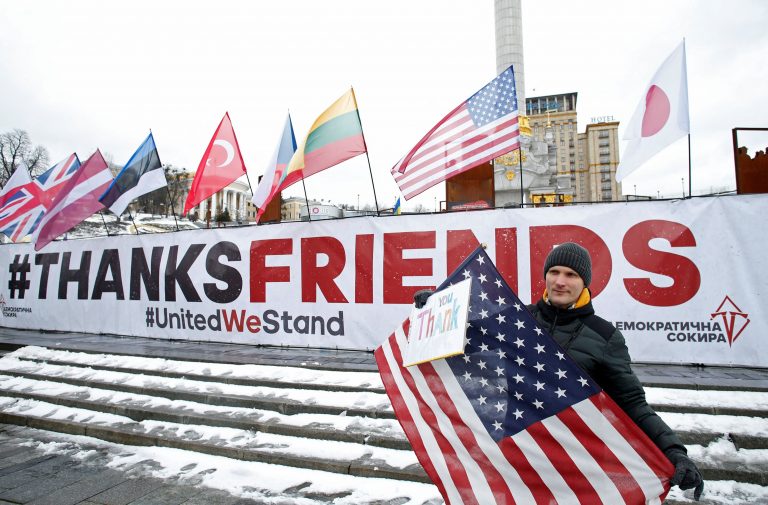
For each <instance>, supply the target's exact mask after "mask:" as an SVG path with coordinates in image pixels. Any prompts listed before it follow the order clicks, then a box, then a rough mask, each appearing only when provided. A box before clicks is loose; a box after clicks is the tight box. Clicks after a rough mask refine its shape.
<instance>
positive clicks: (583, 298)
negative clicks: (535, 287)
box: [541, 288, 592, 309]
mask: <svg viewBox="0 0 768 505" xmlns="http://www.w3.org/2000/svg"><path fill="white" fill-rule="evenodd" d="M541 298H542V299H543V300H544V301H545V302H546V303H549V293H547V288H544V294H543V295H541ZM590 300H592V297H591V296H590V294H589V289H587V288H584V289H582V290H581V294H580V295H579V298H578V299H577V300H576V303H574V304H573V305H571V306H570V307H568V308H569V309H578V308H579V307H583V306H585V305H586V304H588V303H589V302H590Z"/></svg>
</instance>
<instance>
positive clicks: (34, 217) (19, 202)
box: [0, 153, 80, 242]
mask: <svg viewBox="0 0 768 505" xmlns="http://www.w3.org/2000/svg"><path fill="white" fill-rule="evenodd" d="M78 168H80V160H79V159H78V158H77V155H76V154H75V153H72V154H70V155H69V156H68V157H66V158H65V159H63V160H61V161H60V162H58V163H56V164H55V165H54V166H52V167H51V168H49V169H48V170H46V171H45V172H43V173H42V174H40V175H39V176H38V177H37V178H36V179H35V180H33V181H31V182H30V183H27V184H26V185H24V188H23V189H20V192H19V193H18V194H17V195H16V197H15V198H14V200H13V204H12V205H10V204H9V206H8V207H7V208H4V209H1V210H0V231H2V233H4V234H5V235H7V236H8V238H10V239H11V240H12V241H14V242H18V241H20V240H21V239H22V238H24V237H25V236H27V235H31V234H33V233H34V231H35V230H36V229H37V226H38V224H40V220H41V219H42V217H43V215H44V214H45V212H46V211H47V210H48V209H49V208H50V206H51V202H53V199H54V198H55V197H56V195H57V194H58V193H59V191H60V190H61V188H63V187H64V185H65V184H66V182H67V181H68V180H69V179H70V177H72V174H74V173H75V172H76V171H77V169H78ZM17 172H19V173H21V171H19V170H17ZM23 172H25V173H26V172H27V171H26V168H25V169H24V171H23ZM14 176H15V173H14ZM26 178H27V179H28V178H29V174H28V173H27V175H26ZM9 182H10V181H9ZM8 187H10V185H9V184H6V188H8ZM22 195H23V196H22ZM0 201H2V197H0Z"/></svg>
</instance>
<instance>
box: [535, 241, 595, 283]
mask: <svg viewBox="0 0 768 505" xmlns="http://www.w3.org/2000/svg"><path fill="white" fill-rule="evenodd" d="M558 265H559V266H563V267H568V268H571V269H573V270H575V271H576V273H577V274H579V277H581V279H582V280H583V281H584V287H589V283H590V282H592V258H590V257H589V251H587V250H586V249H584V248H583V247H581V246H580V245H579V244H575V243H573V242H566V243H564V244H560V245H559V246H557V247H555V248H554V249H552V251H551V252H550V253H549V255H548V256H547V261H545V262H544V277H546V276H547V272H549V269H550V268H552V267H554V266H558Z"/></svg>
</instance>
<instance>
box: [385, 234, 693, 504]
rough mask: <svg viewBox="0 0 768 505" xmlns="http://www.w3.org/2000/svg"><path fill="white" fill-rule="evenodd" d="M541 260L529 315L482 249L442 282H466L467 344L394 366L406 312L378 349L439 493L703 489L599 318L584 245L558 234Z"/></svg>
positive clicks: (656, 493)
mask: <svg viewBox="0 0 768 505" xmlns="http://www.w3.org/2000/svg"><path fill="white" fill-rule="evenodd" d="M544 271H545V277H546V281H547V282H546V286H547V291H545V294H544V297H543V299H542V301H540V302H539V303H538V304H537V305H536V306H529V310H533V314H531V313H530V312H529V311H527V310H525V308H524V306H523V304H522V302H520V300H519V299H518V298H517V296H516V295H515V294H514V292H512V290H511V289H510V288H509V286H508V285H507V284H506V282H504V280H503V278H502V276H501V275H500V274H499V273H498V271H497V270H496V269H495V267H494V265H493V264H492V263H491V260H490V258H489V257H488V256H487V254H486V253H485V251H484V250H482V249H481V248H478V249H477V250H476V251H475V252H473V253H472V254H470V255H469V257H468V258H467V259H466V260H465V261H464V262H463V263H462V264H461V265H460V266H459V268H457V270H456V272H455V273H454V274H452V275H451V276H450V277H449V278H448V279H446V281H445V282H444V283H443V284H442V285H441V286H440V288H439V289H444V288H445V287H447V286H449V285H453V284H456V283H458V282H460V281H461V280H464V279H470V280H471V282H472V287H471V294H470V302H469V303H470V308H469V317H468V321H469V324H468V328H467V331H466V340H465V342H466V346H465V348H464V354H463V355H459V356H453V357H450V358H445V359H438V360H435V361H432V362H428V363H421V364H418V365H415V366H409V367H404V366H402V363H403V361H402V359H401V356H402V352H403V348H404V347H406V346H407V345H408V342H407V341H406V340H405V334H406V333H407V332H408V327H409V324H408V320H406V322H405V323H404V324H403V328H402V329H398V330H397V331H396V332H395V333H393V334H392V335H391V336H390V337H389V339H388V340H387V341H385V343H384V344H382V346H381V347H380V348H379V349H377V351H376V360H377V364H378V365H379V372H380V373H381V375H382V380H383V382H384V385H385V387H386V390H387V394H388V395H389V397H390V399H391V400H392V404H393V407H394V410H395V414H396V415H397V418H398V420H399V421H400V423H401V425H402V426H403V429H404V431H405V432H406V435H407V436H408V440H409V441H410V442H411V445H412V446H413V448H414V451H415V452H416V454H417V456H418V457H419V461H420V462H421V464H422V466H423V467H424V469H425V470H426V472H427V474H429V476H430V478H431V479H432V480H433V482H434V483H435V484H436V485H437V486H438V488H439V489H440V491H441V494H442V495H443V497H444V498H445V500H446V503H450V504H455V503H483V504H485V503H497V504H501V503H535V504H539V503H547V504H549V503H568V504H571V503H578V504H585V505H586V504H590V505H591V504H593V503H604V504H614V503H623V504H636V505H641V504H659V503H661V502H662V501H663V500H664V497H665V496H666V494H667V493H668V491H669V487H670V486H671V485H679V486H680V487H681V489H691V488H695V491H694V497H695V498H696V499H698V498H699V496H700V495H701V492H702V490H703V481H702V478H701V474H700V473H699V471H698V469H697V468H696V466H695V465H694V464H693V462H692V461H691V460H690V459H689V458H688V457H687V455H686V452H685V447H684V445H683V444H682V442H681V441H680V440H679V438H678V437H677V436H676V435H675V434H674V432H672V430H670V429H669V427H667V426H666V424H664V422H663V421H662V420H661V419H660V418H659V417H658V416H657V415H656V414H655V413H654V412H653V410H652V409H651V408H650V407H649V406H648V405H647V403H646V400H645V395H644V392H643V389H642V386H641V385H640V383H639V381H638V380H637V377H636V376H635V375H634V374H633V373H632V370H631V368H630V362H629V354H628V353H627V348H626V345H625V344H624V339H623V337H622V336H621V334H620V333H619V332H618V331H617V330H616V329H615V328H614V327H613V326H612V325H611V324H610V323H608V322H607V321H605V320H603V319H600V318H598V317H597V316H594V310H593V309H592V306H591V303H590V300H589V290H588V289H587V286H588V285H589V282H590V280H591V260H590V257H589V254H588V253H587V251H586V250H585V249H584V248H582V247H580V246H578V245H576V244H571V243H568V244H562V245H560V246H559V247H557V248H555V249H554V250H553V252H552V253H551V254H549V255H548V257H547V261H546V263H545V270H544ZM431 294H432V292H431V291H421V292H418V293H417V294H416V296H415V301H416V306H417V308H418V307H420V306H422V305H423V304H424V303H425V302H426V300H427V298H428V297H429V295H431ZM547 332H550V333H551V335H552V336H550V335H549V334H548V333H547ZM665 456H666V457H665Z"/></svg>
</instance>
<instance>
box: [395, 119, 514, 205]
mask: <svg viewBox="0 0 768 505" xmlns="http://www.w3.org/2000/svg"><path fill="white" fill-rule="evenodd" d="M457 114H458V115H457V116H456V117H454V118H445V119H444V120H443V123H441V125H442V127H441V128H439V129H438V130H437V131H435V133H434V136H433V137H431V138H429V139H426V138H425V139H422V143H420V144H418V145H417V146H416V148H414V150H413V151H412V152H411V153H410V154H409V156H410V158H409V157H406V158H403V160H402V161H400V162H399V163H398V164H397V165H395V166H394V167H393V168H392V176H393V177H394V178H395V182H396V183H397V185H398V187H399V188H400V191H402V193H403V196H404V197H405V198H406V199H408V198H412V197H414V196H416V195H418V194H419V193H422V192H424V191H426V190H427V189H429V188H431V187H432V186H434V185H435V184H438V183H440V182H442V181H444V180H446V179H449V178H451V177H453V176H454V175H456V174H460V173H461V172H464V171H466V170H469V169H470V168H473V167H476V166H478V165H480V164H482V163H486V162H488V161H491V160H493V159H495V158H498V157H499V156H501V155H503V154H506V153H508V152H509V151H514V150H516V149H519V148H520V141H519V129H518V118H517V115H515V116H514V117H512V118H507V119H505V120H504V119H503V120H499V121H497V122H495V123H489V124H488V125H486V127H483V128H481V129H476V128H475V127H474V125H473V124H472V120H471V118H470V117H469V114H468V113H467V110H466V107H465V106H462V107H461V108H460V109H459V110H458V111H457ZM406 169H407V170H406ZM403 170H405V173H401V171H403Z"/></svg>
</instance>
